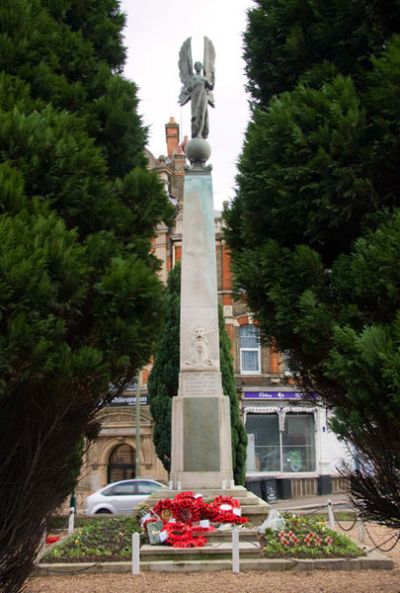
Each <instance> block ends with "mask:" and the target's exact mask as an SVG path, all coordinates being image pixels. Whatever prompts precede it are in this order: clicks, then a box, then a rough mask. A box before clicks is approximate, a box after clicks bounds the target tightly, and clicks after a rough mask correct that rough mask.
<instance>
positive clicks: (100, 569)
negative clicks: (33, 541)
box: [31, 550, 394, 578]
mask: <svg viewBox="0 0 400 593" xmlns="http://www.w3.org/2000/svg"><path fill="white" fill-rule="evenodd" d="M393 568H394V563H393V560H392V558H387V557H386V556H384V555H383V554H381V553H380V552H377V551H376V550H374V551H373V552H368V553H367V554H366V556H360V557H359V558H325V559H315V560H308V559H298V558H243V557H241V558H240V570H241V571H246V570H260V571H264V570H268V571H271V570H296V571H298V570H301V571H306V572H310V571H311V570H321V569H324V570H348V571H349V570H357V571H359V570H391V569H393ZM140 570H141V571H143V572H144V571H152V572H153V571H154V572H196V571H204V572H209V571H215V570H232V561H231V559H228V558H226V559H217V560H214V559H213V560H210V559H208V558H207V557H206V556H205V557H202V558H201V559H199V560H189V559H187V558H186V559H185V560H183V561H181V562H175V561H174V560H162V559H161V557H160V558H159V559H157V560H144V561H142V562H140ZM131 571H132V562H66V563H63V562H58V563H55V564H50V563H40V564H37V565H36V566H35V568H34V570H33V572H32V575H31V576H50V575H52V576H55V575H58V576H61V575H64V576H65V575H74V574H75V575H81V574H83V573H84V574H101V573H131ZM349 578H350V577H349Z"/></svg>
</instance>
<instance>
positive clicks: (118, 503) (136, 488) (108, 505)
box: [85, 478, 166, 517]
mask: <svg viewBox="0 0 400 593" xmlns="http://www.w3.org/2000/svg"><path fill="white" fill-rule="evenodd" d="M161 488H166V486H165V484H161V482H156V481H155V480H146V479H145V478H143V479H136V480H121V481H120V482H114V483H112V484H108V485H107V486H104V488H100V490H98V491H97V492H95V493H94V494H91V495H90V496H88V497H87V498H86V509H85V514H86V515H88V516H89V517H90V516H92V515H99V514H112V515H130V514H131V513H132V511H133V509H134V507H136V506H138V505H139V504H141V503H142V502H144V501H145V500H146V498H148V496H150V494H153V492H157V490H160V489H161Z"/></svg>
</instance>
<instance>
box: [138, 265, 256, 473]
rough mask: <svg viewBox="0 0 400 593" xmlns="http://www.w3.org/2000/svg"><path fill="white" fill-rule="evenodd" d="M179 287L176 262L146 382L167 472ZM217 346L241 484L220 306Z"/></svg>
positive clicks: (240, 448)
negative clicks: (163, 322)
mask: <svg viewBox="0 0 400 593" xmlns="http://www.w3.org/2000/svg"><path fill="white" fill-rule="evenodd" d="M180 287H181V266H180V264H177V265H176V266H175V268H174V269H173V270H171V272H170V273H169V276H168V285H167V297H166V303H167V304H166V308H167V312H166V321H165V324H164V329H163V332H162V334H161V336H160V340H159V342H158V346H157V350H156V353H155V357H154V365H153V368H152V370H151V373H150V376H149V382H148V390H149V397H150V410H151V414H152V416H153V419H154V423H155V426H154V432H153V441H154V444H155V448H156V452H157V455H158V457H159V459H160V460H161V462H162V464H163V465H164V467H165V469H166V470H167V471H168V472H169V471H170V469H171V411H172V398H173V397H174V396H175V395H177V394H178V386H179V366H180V360H179V354H180V348H179V338H180ZM219 348H220V367H221V375H222V387H223V391H224V394H225V395H226V396H227V397H229V399H230V411H231V432H232V463H233V475H234V479H235V483H236V484H244V481H245V470H246V447H247V434H246V430H245V428H244V426H243V423H242V421H241V418H240V407H239V400H238V396H237V390H236V385H235V378H234V373H233V363H232V355H231V352H230V340H229V336H228V334H227V331H226V328H225V323H224V315H223V310H222V308H221V307H220V308H219Z"/></svg>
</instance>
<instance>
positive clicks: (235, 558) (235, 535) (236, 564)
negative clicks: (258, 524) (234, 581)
mask: <svg viewBox="0 0 400 593" xmlns="http://www.w3.org/2000/svg"><path fill="white" fill-rule="evenodd" d="M232 572H240V559H239V529H238V528H237V527H233V529H232Z"/></svg>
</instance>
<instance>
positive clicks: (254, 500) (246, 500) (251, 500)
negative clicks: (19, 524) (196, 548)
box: [148, 493, 265, 506]
mask: <svg viewBox="0 0 400 593" xmlns="http://www.w3.org/2000/svg"><path fill="white" fill-rule="evenodd" d="M164 498H174V497H173V496H171V497H168V496H161V495H159V494H156V495H155V496H153V495H152V496H151V499H148V502H149V503H150V504H152V505H153V504H156V502H158V501H159V500H163V499H164ZM203 498H204V500H205V501H206V502H211V501H212V500H213V499H214V498H215V497H214V496H211V497H205V496H204V497H203ZM234 498H236V500H238V501H239V504H240V506H243V505H250V504H259V502H260V500H261V501H262V502H265V501H263V500H262V499H261V498H259V497H258V496H256V495H255V494H253V493H249V495H248V496H235V497H234Z"/></svg>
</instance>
